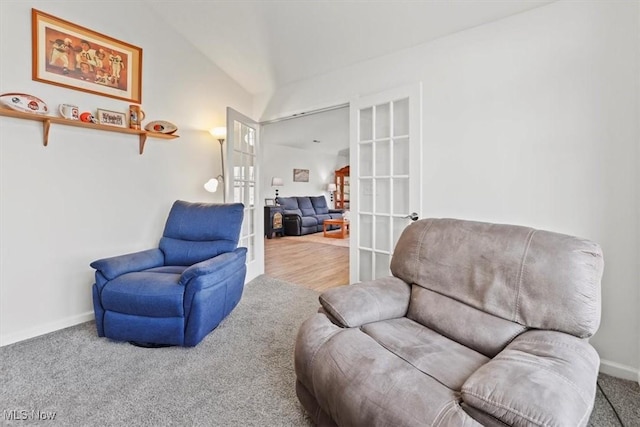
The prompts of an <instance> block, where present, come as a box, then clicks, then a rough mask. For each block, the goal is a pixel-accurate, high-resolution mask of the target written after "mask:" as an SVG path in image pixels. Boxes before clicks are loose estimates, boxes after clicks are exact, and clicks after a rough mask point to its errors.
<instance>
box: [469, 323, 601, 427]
mask: <svg viewBox="0 0 640 427" xmlns="http://www.w3.org/2000/svg"><path fill="white" fill-rule="evenodd" d="M599 364H600V358H599V356H598V353H596V351H595V349H594V348H593V347H592V346H591V345H590V344H589V343H588V341H587V340H585V339H581V338H577V337H575V336H573V335H569V334H565V333H562V332H556V331H543V330H535V331H528V332H524V333H522V334H521V335H519V336H518V337H516V338H515V339H514V340H513V341H512V342H511V343H510V344H509V345H507V346H506V347H505V349H504V350H502V352H500V353H499V354H498V355H497V356H496V357H495V358H493V359H492V360H491V361H490V362H489V363H487V364H486V365H483V366H482V367H480V369H478V370H477V371H476V372H474V373H473V374H472V375H471V376H470V377H469V378H468V379H467V381H466V382H465V383H464V385H463V386H462V399H463V400H464V402H465V403H466V404H467V405H469V406H472V407H473V408H476V409H479V410H481V411H483V412H485V413H488V414H490V415H492V416H493V417H495V418H497V419H499V420H501V421H502V422H504V423H506V424H507V425H529V424H534V425H549V426H586V425H587V423H588V421H589V415H590V414H591V410H592V409H593V404H594V401H595V395H596V380H597V376H598V367H599Z"/></svg>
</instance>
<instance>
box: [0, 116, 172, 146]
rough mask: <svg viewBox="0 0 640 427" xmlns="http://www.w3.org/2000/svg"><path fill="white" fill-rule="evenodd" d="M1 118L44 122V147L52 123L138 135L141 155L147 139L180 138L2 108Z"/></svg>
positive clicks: (47, 141)
mask: <svg viewBox="0 0 640 427" xmlns="http://www.w3.org/2000/svg"><path fill="white" fill-rule="evenodd" d="M0 116H6V117H14V118H16V119H25V120H33V121H36V122H42V129H43V144H44V146H45V147H46V146H48V145H49V128H50V127H51V124H52V123H55V124H60V125H65V126H75V127H80V128H89V129H94V130H104V131H107V132H117V133H125V134H129V135H138V140H139V146H140V154H142V153H143V152H144V144H145V142H146V141H147V137H151V138H158V139H175V138H179V136H178V135H167V134H164V133H157V132H147V131H146V130H137V129H129V128H119V127H116V126H106V125H98V124H95V123H87V122H81V121H80V120H69V119H63V118H62V117H53V116H45V115H42V114H35V113H23V112H21V111H14V110H9V109H6V108H0Z"/></svg>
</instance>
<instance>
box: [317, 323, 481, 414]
mask: <svg viewBox="0 0 640 427" xmlns="http://www.w3.org/2000/svg"><path fill="white" fill-rule="evenodd" d="M308 362H309V365H308V366H307V367H306V368H305V369H309V370H310V372H309V374H310V375H311V376H312V377H313V390H309V391H311V392H312V393H313V395H314V396H315V397H316V399H317V401H318V404H319V406H320V407H321V408H322V409H323V410H324V411H325V412H326V413H327V414H329V415H330V416H331V418H332V419H333V420H334V421H335V423H336V424H337V425H345V426H349V425H351V426H356V425H360V426H403V425H415V426H419V425H425V426H427V425H469V426H471V425H477V424H473V423H469V424H464V423H463V424H460V423H453V424H447V422H448V421H443V418H444V419H447V420H448V419H449V417H450V416H451V415H450V411H453V412H456V411H457V412H458V413H459V415H458V416H459V417H462V418H463V419H466V420H467V422H472V421H473V420H472V419H471V418H470V417H469V416H468V415H466V414H465V413H464V411H462V410H461V409H460V406H459V404H458V402H459V397H458V396H459V395H458V393H457V392H455V391H453V390H451V389H449V388H448V387H446V386H445V385H443V384H442V383H440V382H439V381H438V380H436V379H434V378H433V377H431V376H429V375H426V374H424V373H422V372H420V371H419V370H418V369H416V368H415V367H414V366H412V365H411V364H410V363H407V362H406V361H405V360H403V359H402V358H400V357H398V356H397V355H395V354H393V353H391V352H390V351H388V350H386V349H385V348H384V347H382V346H381V345H380V344H379V343H378V342H376V341H375V340H374V339H373V338H372V337H371V336H369V335H367V334H365V333H364V332H362V331H361V330H359V329H346V330H343V331H340V332H338V333H337V334H335V335H333V336H332V337H331V338H330V339H329V340H328V341H326V342H325V343H324V344H323V345H321V347H320V348H319V350H318V351H317V353H316V354H315V357H314V358H313V359H312V360H309V361H308Z"/></svg>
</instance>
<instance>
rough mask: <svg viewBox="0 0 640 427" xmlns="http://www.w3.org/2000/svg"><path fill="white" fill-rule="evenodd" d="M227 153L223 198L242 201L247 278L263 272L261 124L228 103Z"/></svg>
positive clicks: (241, 239) (241, 240)
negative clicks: (260, 202)
mask: <svg viewBox="0 0 640 427" xmlns="http://www.w3.org/2000/svg"><path fill="white" fill-rule="evenodd" d="M226 156H227V167H226V170H225V176H226V177H227V178H226V179H225V183H224V184H225V189H224V191H225V197H226V200H227V202H240V203H243V204H244V221H243V222H242V230H241V232H240V242H239V246H244V247H246V248H247V278H246V279H245V281H246V282H249V281H250V280H253V279H254V278H256V277H257V276H259V275H260V274H263V273H264V240H263V239H262V235H263V234H264V233H263V230H262V228H263V227H264V224H262V221H260V218H261V217H260V214H261V212H260V209H259V208H258V206H257V205H256V201H258V200H261V198H260V194H259V190H260V189H259V186H258V185H257V183H258V182H260V180H259V176H260V175H259V173H260V168H259V164H260V162H259V160H260V159H259V156H260V125H259V124H258V123H257V122H256V121H254V120H252V119H250V118H249V117H247V116H244V115H243V114H241V113H239V112H238V111H236V110H234V109H232V108H230V107H227V152H226Z"/></svg>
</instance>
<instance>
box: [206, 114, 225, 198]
mask: <svg viewBox="0 0 640 427" xmlns="http://www.w3.org/2000/svg"><path fill="white" fill-rule="evenodd" d="M209 133H211V135H213V137H214V138H216V139H217V140H218V142H219V143H220V163H221V164H222V174H220V175H218V176H216V177H215V178H211V179H210V180H209V181H207V182H206V183H205V184H204V189H205V190H207V191H208V192H209V193H215V192H216V190H217V189H218V184H222V185H223V186H224V150H223V145H224V140H225V138H226V137H227V129H226V128H223V127H220V128H213V129H211V130H210V131H209ZM225 193H226V191H224V189H223V190H222V202H223V203H226V202H227V200H226V194H225Z"/></svg>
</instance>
